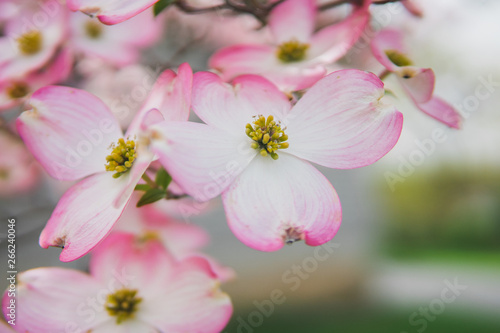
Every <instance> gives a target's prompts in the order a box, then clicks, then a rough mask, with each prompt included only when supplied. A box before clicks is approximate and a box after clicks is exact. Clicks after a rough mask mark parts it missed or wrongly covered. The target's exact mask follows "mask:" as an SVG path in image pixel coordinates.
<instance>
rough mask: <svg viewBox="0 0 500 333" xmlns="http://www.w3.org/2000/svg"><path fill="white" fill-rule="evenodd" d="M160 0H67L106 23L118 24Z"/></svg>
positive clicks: (74, 9)
mask: <svg viewBox="0 0 500 333" xmlns="http://www.w3.org/2000/svg"><path fill="white" fill-rule="evenodd" d="M156 2H158V0H120V1H116V0H67V4H68V8H69V9H71V10H72V11H77V10H79V11H81V12H82V13H85V14H87V15H89V16H91V17H94V16H97V18H98V19H99V21H101V22H102V23H104V24H109V25H112V24H117V23H120V22H123V21H125V20H128V19H130V18H131V17H134V16H135V15H137V14H139V13H140V12H142V11H144V10H146V9H148V8H149V7H151V6H152V5H154V4H155V3H156Z"/></svg>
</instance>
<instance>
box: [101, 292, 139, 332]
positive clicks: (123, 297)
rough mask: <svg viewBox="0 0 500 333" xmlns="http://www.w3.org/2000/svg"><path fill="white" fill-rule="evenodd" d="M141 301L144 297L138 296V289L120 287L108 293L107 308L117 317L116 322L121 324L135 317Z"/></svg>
mask: <svg viewBox="0 0 500 333" xmlns="http://www.w3.org/2000/svg"><path fill="white" fill-rule="evenodd" d="M141 302H142V298H140V297H137V290H130V289H120V290H118V291H116V292H115V293H114V294H110V295H108V299H107V300H106V304H105V308H106V310H107V311H108V314H109V315H110V316H114V317H116V323H117V324H121V323H122V322H123V321H125V320H127V319H130V318H133V317H134V314H135V313H136V312H137V306H138V304H139V303H141Z"/></svg>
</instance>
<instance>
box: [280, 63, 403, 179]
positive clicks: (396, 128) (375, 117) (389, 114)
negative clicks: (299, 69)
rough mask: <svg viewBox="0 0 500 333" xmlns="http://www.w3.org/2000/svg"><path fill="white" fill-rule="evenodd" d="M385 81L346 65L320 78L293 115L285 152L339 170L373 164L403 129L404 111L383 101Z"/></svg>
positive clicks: (299, 102) (393, 143) (289, 121)
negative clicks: (344, 67) (287, 146)
mask: <svg viewBox="0 0 500 333" xmlns="http://www.w3.org/2000/svg"><path fill="white" fill-rule="evenodd" d="M383 96H384V84H383V83H382V81H380V79H379V78H378V77H377V76H376V75H374V74H372V73H368V72H363V71H360V70H356V69H347V70H341V71H337V72H333V73H331V74H329V75H327V76H326V77H325V78H323V79H322V80H320V81H319V82H318V83H316V84H315V85H314V86H313V87H312V88H311V89H309V91H307V93H306V94H305V95H304V96H303V97H302V98H301V99H300V100H299V101H298V103H297V104H296V105H295V107H294V108H293V109H292V111H291V112H290V115H289V120H288V127H287V129H286V131H285V133H286V134H287V135H288V137H289V139H288V142H289V145H290V147H289V148H288V149H287V153H290V154H293V155H295V156H298V157H300V158H304V159H306V160H309V161H311V162H313V163H317V164H320V165H323V166H327V167H330V168H337V169H352V168H358V167H362V166H366V165H369V164H372V163H374V162H375V161H377V160H378V159H380V158H381V157H382V156H384V155H385V154H387V152H389V151H390V150H391V149H392V147H393V146H394V145H395V144H396V142H397V141H398V139H399V135H400V134H401V129H402V125H403V115H402V114H401V113H400V112H398V111H397V110H396V109H394V108H393V107H390V106H384V105H383V104H382V103H381V101H380V99H381V98H382V97H383Z"/></svg>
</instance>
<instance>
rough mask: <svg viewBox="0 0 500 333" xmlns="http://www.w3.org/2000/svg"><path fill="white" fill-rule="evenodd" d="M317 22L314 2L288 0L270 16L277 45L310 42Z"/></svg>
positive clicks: (310, 0) (270, 24)
mask: <svg viewBox="0 0 500 333" xmlns="http://www.w3.org/2000/svg"><path fill="white" fill-rule="evenodd" d="M315 20H316V2H315V1H313V0H286V1H283V2H282V3H280V4H279V5H277V6H276V7H275V8H274V9H273V10H272V11H271V13H270V14H269V28H270V29H271V32H272V33H273V35H274V38H275V41H276V43H277V44H281V43H284V42H289V41H291V40H297V41H299V42H303V43H306V42H308V41H309V37H310V36H311V34H312V32H313V30H314V25H315V23H316V22H315Z"/></svg>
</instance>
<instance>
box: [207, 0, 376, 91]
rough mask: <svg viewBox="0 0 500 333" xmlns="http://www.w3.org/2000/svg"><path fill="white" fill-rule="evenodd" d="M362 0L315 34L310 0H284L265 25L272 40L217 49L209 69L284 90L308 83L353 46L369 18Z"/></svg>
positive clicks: (314, 18) (290, 89) (366, 4)
mask: <svg viewBox="0 0 500 333" xmlns="http://www.w3.org/2000/svg"><path fill="white" fill-rule="evenodd" d="M370 3H371V1H364V4H363V6H362V7H357V8H355V9H354V12H353V13H352V14H351V16H350V17H348V18H346V19H345V20H344V21H342V22H340V23H337V24H334V25H330V26H327V27H325V28H323V29H321V30H319V31H317V32H315V33H313V31H314V27H315V21H316V16H317V8H316V5H315V1H314V0H286V1H284V2H283V3H281V4H280V5H278V6H276V8H275V9H274V10H273V11H272V12H271V14H270V17H269V28H270V30H271V33H272V35H273V36H274V44H273V45H267V44H261V45H258V44H247V45H234V46H230V47H227V48H223V49H221V50H219V51H218V52H216V53H215V54H214V55H213V56H212V57H211V58H210V60H209V67H210V68H213V69H216V70H218V71H220V72H221V75H222V76H223V78H224V80H231V79H233V78H234V77H236V76H237V75H241V74H258V75H262V76H264V77H266V78H267V79H268V80H270V81H271V82H273V83H274V84H276V85H277V86H278V87H279V88H280V89H281V90H283V91H296V90H301V89H305V88H308V87H310V86H311V85H313V84H314V83H315V82H316V81H318V80H319V79H320V78H321V77H323V76H324V74H325V73H326V69H325V68H324V66H323V65H325V64H329V63H332V62H334V61H335V60H337V59H339V58H340V57H342V56H343V55H344V54H345V53H346V52H347V51H348V50H349V48H350V47H351V46H352V45H354V43H355V42H356V41H357V40H358V38H359V36H360V35H361V33H362V32H363V29H364V28H365V26H366V25H367V23H368V20H369V16H370V14H369V11H368V7H369V5H370Z"/></svg>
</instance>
